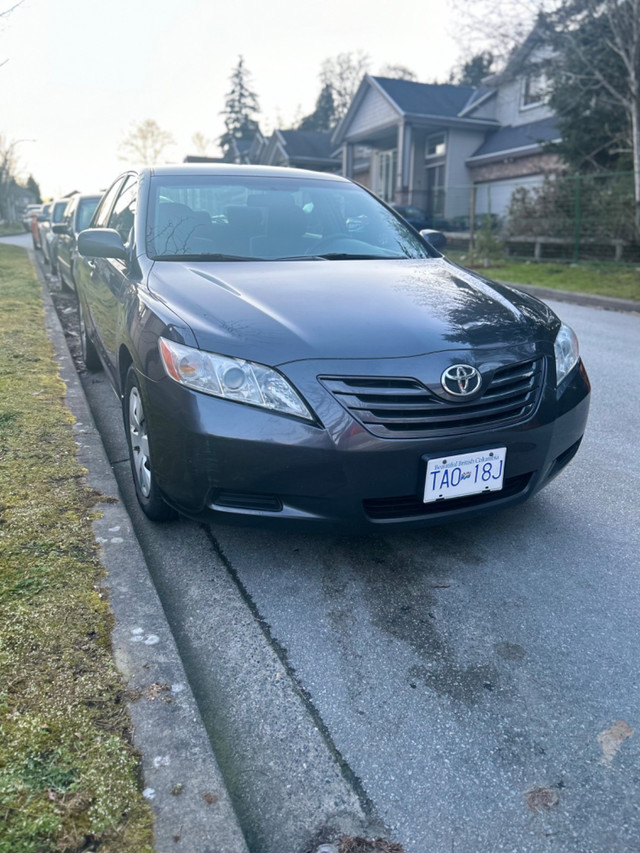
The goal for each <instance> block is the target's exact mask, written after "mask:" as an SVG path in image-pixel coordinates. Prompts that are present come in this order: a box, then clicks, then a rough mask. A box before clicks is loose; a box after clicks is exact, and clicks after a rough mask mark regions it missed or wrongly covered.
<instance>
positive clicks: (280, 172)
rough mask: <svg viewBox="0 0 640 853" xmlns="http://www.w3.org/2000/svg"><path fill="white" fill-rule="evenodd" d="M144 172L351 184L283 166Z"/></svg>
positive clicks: (181, 167)
mask: <svg viewBox="0 0 640 853" xmlns="http://www.w3.org/2000/svg"><path fill="white" fill-rule="evenodd" d="M143 172H147V173H148V174H149V175H152V176H157V177H180V176H184V177H186V176H189V175H193V176H202V177H205V176H207V175H220V176H222V175H228V176H235V177H243V176H244V177H264V178H299V179H302V178H305V179H306V180H309V179H311V180H323V181H342V182H343V183H350V182H349V181H348V180H347V178H343V177H342V176H341V175H335V174H333V173H331V172H313V171H311V170H309V169H289V168H285V167H282V166H244V165H237V164H235V163H188V164H182V163H181V164H176V165H173V166H149V167H147V168H146V169H141V170H140V173H143Z"/></svg>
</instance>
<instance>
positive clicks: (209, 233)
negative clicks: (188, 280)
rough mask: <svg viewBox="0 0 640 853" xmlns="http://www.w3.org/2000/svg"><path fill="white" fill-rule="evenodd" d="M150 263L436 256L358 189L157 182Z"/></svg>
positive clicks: (235, 181) (267, 180) (256, 179)
mask: <svg viewBox="0 0 640 853" xmlns="http://www.w3.org/2000/svg"><path fill="white" fill-rule="evenodd" d="M146 236H147V253H148V255H149V256H150V257H151V258H153V259H154V260H160V259H162V260H179V259H184V258H185V257H189V258H196V259H198V258H203V259H211V260H228V261H238V260H248V261H257V260H293V259H299V258H304V259H310V260H311V259H322V260H353V259H364V258H367V259H368V258H376V259H378V258H380V259H382V258H393V259H398V258H429V257H433V256H435V255H436V254H437V253H435V252H434V251H433V250H430V249H429V248H428V247H426V246H425V244H424V243H423V242H422V241H421V240H420V238H419V237H417V236H416V235H415V234H414V233H413V232H412V231H411V230H410V229H409V228H408V227H407V226H406V225H405V223H404V222H403V221H402V220H400V219H398V218H397V217H396V216H395V215H394V214H393V213H391V212H390V211H389V210H387V208H386V207H384V205H382V204H381V203H380V202H378V201H377V200H376V199H375V198H374V197H373V196H371V195H369V193H367V192H366V191H365V190H363V189H361V188H360V187H358V186H357V185H356V184H350V183H345V182H343V181H337V180H331V179H330V178H329V177H328V178H327V180H318V179H309V180H305V179H304V178H302V179H300V178H287V177H270V176H269V177H264V176H256V175H249V176H229V175H208V176H188V177H182V176H180V177H178V176H176V177H173V178H172V177H159V176H158V177H155V178H154V179H153V180H152V184H151V194H150V200H149V207H148V212H147V227H146Z"/></svg>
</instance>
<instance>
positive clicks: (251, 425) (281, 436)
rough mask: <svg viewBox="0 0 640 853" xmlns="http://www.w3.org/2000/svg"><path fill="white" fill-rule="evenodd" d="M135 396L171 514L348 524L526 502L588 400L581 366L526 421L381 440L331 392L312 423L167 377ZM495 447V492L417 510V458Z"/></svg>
mask: <svg viewBox="0 0 640 853" xmlns="http://www.w3.org/2000/svg"><path fill="white" fill-rule="evenodd" d="M296 385H297V387H299V388H303V386H304V382H303V381H302V380H300V381H298V382H296ZM142 390H143V394H144V396H145V411H146V412H147V418H148V421H149V429H150V436H151V459H152V464H153V469H154V473H155V476H156V479H157V482H158V485H159V487H160V489H161V490H162V492H163V494H164V496H165V497H166V499H167V501H168V502H169V503H170V504H172V505H173V506H174V507H176V509H178V510H179V511H181V512H183V513H184V514H186V515H189V516H192V517H203V516H211V515H212V514H213V515H217V516H218V517H227V518H232V517H233V518H237V517H240V518H243V519H244V520H246V521H248V520H250V519H263V518H274V519H280V520H285V519H288V520H300V519H307V520H312V521H325V522H347V523H349V524H352V525H353V524H356V525H358V524H362V525H384V524H394V525H395V524H407V525H424V524H441V523H444V522H447V521H450V520H453V519H459V518H464V517H468V516H472V515H475V514H477V513H479V512H484V511H487V510H489V509H497V508H503V507H507V506H511V505H514V504H517V503H520V502H522V501H523V500H526V499H527V498H528V497H530V496H531V495H533V494H534V493H535V492H537V491H539V490H540V489H541V488H542V487H543V486H544V485H546V484H547V483H548V482H549V481H550V480H551V479H552V478H553V477H554V476H555V475H556V474H557V473H559V471H560V470H561V469H562V468H563V467H564V465H566V464H567V463H568V462H569V461H570V459H571V458H573V456H574V455H575V452H576V451H577V449H578V447H579V445H580V441H581V440H582V436H583V434H584V430H585V426H586V421H587V415H588V409H589V394H590V387H589V380H588V378H587V375H586V372H585V370H584V367H583V366H582V363H581V362H580V363H579V364H578V365H577V366H576V368H574V370H573V371H572V373H571V375H570V376H569V377H568V378H567V379H566V380H565V382H564V383H563V385H562V386H561V389H560V390H559V391H556V389H555V388H553V387H552V386H550V385H549V386H548V387H545V390H544V392H543V394H542V398H541V400H540V404H539V406H538V408H537V410H536V412H535V413H534V415H533V416H532V417H530V418H529V419H528V420H527V421H526V422H525V423H520V424H517V425H513V426H507V427H502V428H492V429H486V430H484V429H476V430H474V431H473V432H470V433H468V434H457V435H449V436H444V437H443V436H438V437H428V438H424V437H422V438H412V439H384V438H379V437H376V436H374V435H372V434H371V433H370V432H368V431H367V430H366V429H365V428H364V427H363V426H362V425H361V424H360V423H358V422H357V421H356V420H355V419H354V418H353V417H352V416H351V415H350V414H349V413H348V412H346V411H345V410H344V409H342V407H341V406H340V405H339V404H338V403H337V402H336V401H335V400H334V399H333V398H330V399H329V396H330V395H326V397H325V398H324V400H323V403H322V406H321V407H320V408H321V413H320V414H321V417H322V424H323V425H320V424H311V423H307V422H304V421H301V420H297V419H294V418H289V417H286V416H282V415H278V414H274V413H271V412H269V411H266V410H264V409H261V408H256V407H252V406H246V405H242V404H238V403H234V402H229V401H225V400H221V399H218V398H214V397H209V396H207V395H204V394H200V393H196V392H192V391H190V390H188V389H186V388H184V387H182V386H180V385H178V384H176V383H175V382H173V381H172V380H170V379H169V378H162V379H160V380H159V381H155V382H154V381H150V380H146V381H143V383H142ZM322 393H325V392H322ZM312 402H313V401H312ZM315 409H316V411H319V407H318V406H317V405H316V406H315ZM494 447H506V448H507V458H506V465H505V481H504V486H503V490H502V491H500V492H492V493H489V494H483V495H477V496H470V497H466V498H454V499H451V500H445V501H439V502H436V503H432V504H424V503H423V502H422V494H423V490H424V477H425V469H426V459H428V458H430V457H438V456H442V455H443V454H448V455H453V454H454V453H465V452H471V451H475V450H481V449H487V448H494Z"/></svg>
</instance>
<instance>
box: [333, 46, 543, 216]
mask: <svg viewBox="0 0 640 853" xmlns="http://www.w3.org/2000/svg"><path fill="white" fill-rule="evenodd" d="M543 56H544V46H543V45H542V43H541V40H540V36H539V34H538V30H537V29H536V30H534V32H533V33H532V35H531V36H530V37H529V38H528V39H527V40H526V41H525V43H524V44H523V45H522V46H521V47H520V48H519V49H518V50H517V51H515V53H514V54H513V55H512V57H511V59H510V60H509V62H508V63H507V66H506V67H505V69H504V71H503V72H501V74H499V75H494V76H492V77H490V78H487V79H486V80H485V81H483V85H482V86H479V87H474V86H462V85H452V84H429V83H415V82H412V81H408V80H399V79H391V78H386V77H375V76H370V75H367V76H365V78H364V79H363V80H362V82H361V84H360V87H359V88H358V91H357V92H356V95H355V96H354V99H353V101H352V103H351V105H350V107H349V109H348V111H347V113H346V115H345V116H344V118H343V120H342V121H341V122H340V124H339V125H338V127H337V128H336V130H335V132H334V136H333V142H334V145H335V147H336V149H338V150H339V151H340V152H341V155H342V173H343V174H344V175H346V176H347V177H351V178H354V179H355V180H358V181H360V182H361V183H363V184H364V185H366V186H368V187H370V188H371V189H372V190H373V191H374V192H375V193H377V194H378V195H379V196H381V197H382V198H383V199H384V200H385V201H388V202H395V203H397V204H405V205H407V204H408V205H412V206H415V207H418V208H420V209H421V210H423V211H425V213H426V214H427V216H428V217H429V218H430V219H432V221H433V223H434V225H436V226H438V227H443V228H446V227H449V228H455V227H458V228H460V229H463V230H464V229H466V228H468V226H469V219H470V216H471V215H473V214H472V211H473V213H475V214H482V213H492V214H495V215H497V216H503V215H504V214H505V213H506V212H507V210H508V207H509V201H510V198H511V194H512V192H513V190H514V189H515V188H516V187H517V186H526V187H534V186H539V185H541V184H542V182H543V181H544V178H545V176H546V175H547V174H550V173H554V172H557V171H558V170H559V168H560V163H559V160H558V158H557V157H556V156H555V155H553V154H549V153H546V152H545V144H546V143H548V142H553V141H556V140H557V139H558V133H557V130H556V125H555V120H554V116H553V114H552V112H551V111H550V109H549V107H548V105H547V104H546V103H545V99H544V78H543V76H542V75H541V74H540V71H539V66H538V65H537V63H538V62H539V60H540V59H541V58H542V57H543ZM367 149H368V150H369V151H370V155H369V164H368V170H367V168H366V167H363V165H362V156H361V155H362V152H363V151H364V150H367Z"/></svg>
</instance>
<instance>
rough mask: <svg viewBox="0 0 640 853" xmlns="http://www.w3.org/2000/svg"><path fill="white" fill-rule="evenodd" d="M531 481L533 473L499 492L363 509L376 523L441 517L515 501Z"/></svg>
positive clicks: (378, 501) (374, 503) (392, 501)
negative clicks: (442, 514)
mask: <svg viewBox="0 0 640 853" xmlns="http://www.w3.org/2000/svg"><path fill="white" fill-rule="evenodd" d="M530 479H531V474H521V475H520V476H518V477H509V478H507V479H506V480H505V481H504V485H503V488H502V489H501V490H500V491H499V492H482V493H481V494H479V495H465V496H463V497H460V498H451V499H450V500H442V501H435V502H434V503H428V504H426V503H423V502H422V501H421V500H420V499H419V498H418V497H416V495H406V496H403V497H397V498H372V499H370V500H365V501H363V502H362V506H363V507H364V511H365V512H366V514H367V516H368V517H369V518H370V519H371V520H372V521H393V520H396V519H399V518H418V517H424V516H437V515H439V514H440V513H444V512H450V511H451V510H458V509H467V508H472V507H477V506H482V505H483V504H489V503H493V502H494V501H499V500H504V499H505V498H511V497H513V496H514V495H518V494H520V493H521V492H523V491H524V490H525V489H526V488H527V486H528V485H529V480H530Z"/></svg>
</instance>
